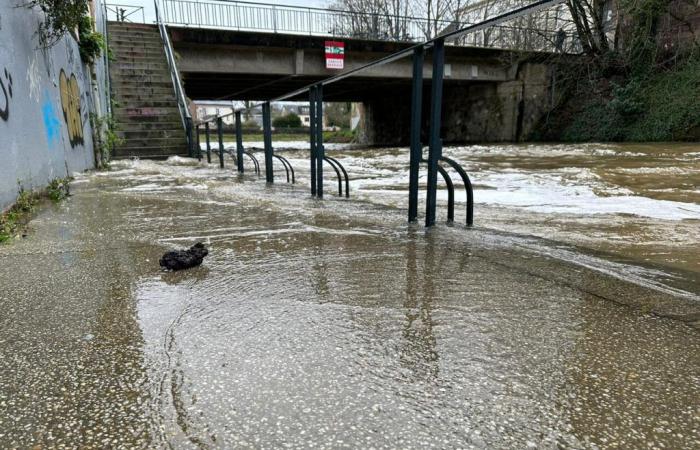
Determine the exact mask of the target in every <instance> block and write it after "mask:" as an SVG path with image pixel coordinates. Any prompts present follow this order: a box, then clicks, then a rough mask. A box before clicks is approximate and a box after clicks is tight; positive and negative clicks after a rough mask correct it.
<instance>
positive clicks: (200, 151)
mask: <svg viewBox="0 0 700 450" xmlns="http://www.w3.org/2000/svg"><path fill="white" fill-rule="evenodd" d="M200 126H201V125H197V127H196V128H195V131H196V133H197V136H196V139H195V140H196V142H197V151H196V152H195V155H197V159H198V160H200V161H201V160H202V143H201V142H200V137H199V127H200Z"/></svg>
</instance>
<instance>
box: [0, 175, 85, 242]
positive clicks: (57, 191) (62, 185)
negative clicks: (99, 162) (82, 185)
mask: <svg viewBox="0 0 700 450" xmlns="http://www.w3.org/2000/svg"><path fill="white" fill-rule="evenodd" d="M71 180H72V178H56V179H54V180H52V181H51V182H50V183H49V185H48V186H47V187H46V189H44V190H43V191H39V192H35V191H26V190H24V189H20V191H19V195H18V196H17V200H15V203H14V205H12V206H11V207H10V209H8V210H7V211H6V212H4V213H2V214H0V243H5V242H8V241H10V240H12V238H14V237H15V236H17V235H19V234H21V233H23V232H24V230H25V228H26V225H27V223H28V222H29V220H30V218H31V215H32V213H33V212H34V210H35V209H36V206H37V205H38V204H39V202H40V201H41V200H42V199H44V198H46V199H49V200H51V201H52V202H54V203H59V202H61V201H63V200H65V199H66V198H67V197H68V196H69V195H70V191H69V187H68V184H69V182H70V181H71Z"/></svg>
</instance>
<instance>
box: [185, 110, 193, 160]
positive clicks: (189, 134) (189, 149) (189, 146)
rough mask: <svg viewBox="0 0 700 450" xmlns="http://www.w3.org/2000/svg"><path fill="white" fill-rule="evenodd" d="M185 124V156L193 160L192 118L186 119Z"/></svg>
mask: <svg viewBox="0 0 700 450" xmlns="http://www.w3.org/2000/svg"><path fill="white" fill-rule="evenodd" d="M185 123H186V126H187V129H186V130H185V133H187V156H189V157H190V158H194V139H193V133H192V118H191V117H187V118H186V121H185Z"/></svg>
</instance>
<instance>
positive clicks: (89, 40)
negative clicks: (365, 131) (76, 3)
mask: <svg viewBox="0 0 700 450" xmlns="http://www.w3.org/2000/svg"><path fill="white" fill-rule="evenodd" d="M78 36H79V38H80V41H79V43H78V48H79V51H80V59H82V60H83V62H85V63H87V64H93V63H94V62H95V59H97V58H99V56H100V55H101V54H102V51H103V50H107V43H106V42H105V38H104V36H102V34H101V33H98V32H96V31H94V23H93V20H92V18H91V17H90V16H83V17H82V19H80V23H79V25H78Z"/></svg>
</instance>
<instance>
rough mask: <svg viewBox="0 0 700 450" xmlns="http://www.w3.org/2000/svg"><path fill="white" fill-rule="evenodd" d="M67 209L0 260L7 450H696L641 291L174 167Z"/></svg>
mask: <svg viewBox="0 0 700 450" xmlns="http://www.w3.org/2000/svg"><path fill="white" fill-rule="evenodd" d="M278 175H279V174H278ZM301 176H302V179H303V173H302V174H301ZM72 192H73V194H74V195H73V196H72V197H71V198H70V199H69V200H68V201H66V202H64V203H62V204H59V205H46V206H45V207H43V208H42V209H41V210H40V211H39V212H38V214H37V216H36V217H35V219H34V220H33V221H32V222H31V230H30V234H29V237H28V238H26V239H21V240H18V241H15V242H14V243H13V244H12V245H9V246H2V247H0V264H2V270H1V271H0V286H1V289H0V310H1V311H2V315H0V447H2V448H32V447H36V448H178V449H179V448H420V449H423V448H513V449H522V448H700V438H699V437H698V436H700V403H699V402H698V399H699V398H700V335H699V332H698V328H697V327H696V326H693V325H697V322H698V320H700V306H699V305H700V303H699V301H698V297H697V295H696V294H694V293H692V292H684V291H680V290H678V289H673V288H664V287H663V286H659V285H658V284H655V283H645V282H644V281H645V280H646V279H647V278H649V277H648V272H645V271H644V270H643V269H641V268H638V269H634V270H633V269H630V268H628V267H621V266H619V265H615V264H612V263H609V262H606V261H604V260H600V259H598V258H596V257H595V256H590V255H584V254H579V253H576V252H575V249H572V248H569V247H565V246H561V245H556V246H552V245H551V244H550V243H547V242H544V241H542V242H540V241H538V240H534V241H533V240H531V239H527V238H523V237H522V236H516V235H508V234H507V233H503V232H497V231H494V230H490V229H488V228H480V227H478V226H477V227H476V228H475V229H472V230H466V229H464V228H463V227H460V226H452V227H448V226H444V225H440V226H438V227H436V228H434V229H431V230H429V231H426V230H425V229H423V228H422V227H421V226H420V225H411V226H407V225H406V224H405V219H404V211H401V210H397V209H396V208H393V207H383V206H381V205H377V204H370V203H366V202H359V201H353V200H350V201H345V200H342V199H338V198H334V197H332V196H329V198H328V199H327V200H324V201H323V202H320V201H316V200H313V199H310V198H309V197H308V195H307V193H306V187H305V185H304V184H303V183H300V185H298V186H295V187H292V186H289V185H286V184H282V183H280V184H278V185H275V186H272V187H271V186H265V184H264V182H262V181H261V180H257V179H255V177H254V176H252V175H246V176H244V177H242V178H241V177H238V176H236V175H234V174H233V173H231V172H230V171H229V170H224V171H221V170H219V169H218V168H216V167H214V166H206V165H193V164H190V163H187V162H184V161H181V160H176V161H170V162H148V161H144V162H123V163H116V164H115V165H114V168H113V170H112V171H110V172H98V173H95V174H91V175H84V176H81V177H79V178H78V180H76V182H75V183H74V184H73V187H72ZM197 241H202V242H205V243H206V244H207V245H208V246H209V249H210V255H209V256H208V257H207V258H205V261H204V264H203V265H202V266H201V267H198V268H195V269H192V270H188V271H183V272H178V273H168V272H163V271H161V269H160V267H159V266H158V258H159V257H160V256H161V255H162V254H163V253H164V252H165V251H166V250H169V249H172V248H179V247H188V246H189V245H192V244H193V243H194V242H197ZM564 251H566V252H571V253H562V252H564ZM561 255H566V256H565V257H562V256H561ZM572 255H573V256H572Z"/></svg>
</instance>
